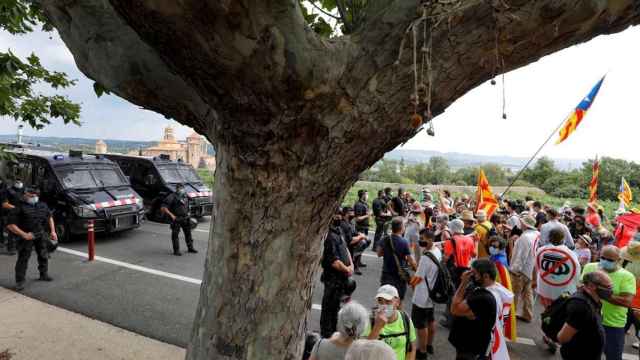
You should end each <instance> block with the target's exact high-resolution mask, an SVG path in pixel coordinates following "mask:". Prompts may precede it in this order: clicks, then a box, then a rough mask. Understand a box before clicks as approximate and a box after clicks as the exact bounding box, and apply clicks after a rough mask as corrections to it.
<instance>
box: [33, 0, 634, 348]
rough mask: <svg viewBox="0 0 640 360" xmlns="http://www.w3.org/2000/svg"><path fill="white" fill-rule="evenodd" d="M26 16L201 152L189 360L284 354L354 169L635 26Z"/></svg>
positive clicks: (474, 0) (405, 9) (230, 8)
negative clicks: (506, 84)
mask: <svg viewBox="0 0 640 360" xmlns="http://www.w3.org/2000/svg"><path fill="white" fill-rule="evenodd" d="M42 5H43V7H44V9H45V12H46V14H47V16H48V18H49V20H50V21H51V22H52V23H53V24H54V26H55V27H56V28H57V30H58V31H59V33H60V35H61V37H62V39H63V40H64V42H65V43H66V44H67V46H68V47H69V49H70V50H71V52H72V53H73V55H74V57H75V61H76V64H77V65H78V67H79V68H80V70H81V71H82V72H84V73H85V74H86V75H87V76H88V77H90V78H92V79H94V80H95V81H96V82H98V83H99V84H101V86H103V87H104V88H105V89H108V90H109V91H111V92H112V93H115V94H117V95H119V96H121V97H123V98H125V99H127V100H129V101H131V102H132V103H134V104H137V105H139V106H142V107H144V108H146V109H149V110H153V111H156V112H158V113H161V114H163V115H165V116H166V117H169V118H173V119H175V120H177V121H179V122H180V123H182V124H185V125H188V126H191V127H193V128H194V129H195V130H197V131H198V132H199V133H201V134H204V135H205V136H206V137H207V138H208V139H209V140H210V141H211V142H212V143H213V144H214V146H215V148H216V150H217V162H218V163H217V164H218V167H217V170H216V176H215V185H214V194H215V200H216V201H215V203H216V205H215V215H214V216H213V219H212V226H211V229H212V230H211V234H210V237H209V248H208V253H207V260H206V264H205V269H204V278H203V284H202V286H201V291H200V301H199V305H198V308H197V311H196V317H195V323H194V326H193V332H192V336H191V343H190V345H189V348H188V351H187V358H188V359H287V360H297V359H298V358H299V357H300V354H301V350H302V335H303V333H304V331H305V329H306V322H305V320H306V319H307V317H308V314H309V311H310V308H311V295H312V291H313V284H314V279H315V278H316V275H317V273H318V268H319V258H320V255H321V246H322V239H323V237H324V236H325V233H326V231H327V224H328V223H329V220H330V216H331V213H332V212H333V211H334V209H335V207H336V206H337V205H338V204H339V203H340V200H341V199H342V197H343V196H344V195H345V192H346V191H347V189H349V187H350V186H351V185H352V184H353V183H354V181H355V180H356V179H357V177H358V174H360V173H361V172H362V171H363V170H365V169H367V168H368V167H369V166H371V165H372V164H374V163H375V162H376V161H377V160H378V159H380V158H381V157H382V156H383V154H384V153H385V152H387V151H389V150H391V149H393V148H395V147H396V146H398V145H399V144H401V143H403V142H405V141H407V140H408V139H410V138H411V137H412V136H414V135H415V134H416V132H417V131H419V129H420V126H421V124H422V123H423V122H427V121H429V120H431V118H432V117H433V116H437V115H438V114H440V113H442V112H443V111H445V109H446V108H447V107H448V106H449V105H450V104H451V103H452V102H453V101H455V100H456V99H458V98H459V97H461V96H462V95H464V94H465V93H466V92H468V91H469V90H470V89H472V88H474V87H476V86H478V85H479V84H481V83H483V82H485V81H487V80H489V79H491V78H493V77H495V76H496V75H499V74H501V73H504V72H506V71H509V70H512V69H515V68H518V67H521V66H525V65H527V64H529V63H531V62H533V61H536V60H538V59H539V58H541V57H542V56H545V55H547V54H551V53H553V52H555V51H558V50H561V49H563V48H566V47H569V46H571V45H574V44H578V43H581V42H584V41H587V40H589V39H591V38H593V37H595V36H597V35H600V34H608V33H613V32H618V31H622V30H624V29H626V28H627V27H629V26H630V25H633V24H636V23H637V22H638V21H639V20H640V9H639V5H638V2H637V1H632V0H618V1H605V0H586V1H575V0H536V1H533V0H466V1H460V0H431V1H425V0H423V1H417V0H395V1H394V0H370V1H365V0H359V1H356V0H334V1H329V0H327V1H319V0H317V1H316V2H315V5H317V6H318V7H321V8H323V10H325V11H327V12H329V13H331V14H334V16H335V15H336V14H337V17H338V19H337V21H341V23H340V25H337V26H336V29H335V31H337V33H341V35H336V33H333V31H334V29H330V30H327V29H326V26H325V25H322V24H320V25H318V24H317V22H318V21H319V20H317V19H309V18H308V15H309V14H310V9H305V10H304V11H303V9H302V7H301V5H300V3H299V2H298V1H296V0H262V1H256V0H234V1H231V0H182V1H173V0H75V1H69V0H42ZM305 15H306V16H305ZM306 20H307V21H311V22H312V26H309V25H308V24H307V21H306ZM323 21H324V20H323ZM325 23H327V24H328V26H330V27H331V26H333V25H332V22H331V21H325ZM338 27H339V28H338ZM332 33H333V35H329V34H332ZM401 52H402V54H401ZM414 59H415V61H414ZM598 75H599V74H598ZM594 76H596V75H594ZM468 121H479V120H478V119H468ZM479 145H481V144H479Z"/></svg>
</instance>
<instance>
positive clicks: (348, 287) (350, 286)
mask: <svg viewBox="0 0 640 360" xmlns="http://www.w3.org/2000/svg"><path fill="white" fill-rule="evenodd" d="M354 291H356V281H355V280H354V279H353V278H351V277H349V278H348V279H347V282H346V284H345V285H344V295H345V296H351V294H353V292H354Z"/></svg>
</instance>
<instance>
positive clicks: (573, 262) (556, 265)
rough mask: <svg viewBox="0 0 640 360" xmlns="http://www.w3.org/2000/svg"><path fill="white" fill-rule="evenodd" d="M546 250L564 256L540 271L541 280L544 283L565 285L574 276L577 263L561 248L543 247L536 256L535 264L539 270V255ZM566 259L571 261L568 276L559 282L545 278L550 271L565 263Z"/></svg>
mask: <svg viewBox="0 0 640 360" xmlns="http://www.w3.org/2000/svg"><path fill="white" fill-rule="evenodd" d="M547 252H555V253H560V254H561V255H564V257H563V258H562V260H560V261H558V262H556V263H555V264H554V265H553V266H552V267H551V268H550V269H549V270H548V271H545V272H542V273H541V274H540V278H541V279H542V281H544V282H545V283H547V284H549V285H550V286H564V285H567V284H568V283H570V282H571V280H573V278H574V276H576V268H577V265H576V263H575V261H574V260H573V258H572V257H571V255H569V254H568V253H567V252H566V251H564V250H562V249H553V248H551V249H545V250H542V251H541V252H540V253H539V254H538V256H537V257H536V265H537V266H538V268H539V269H540V270H542V263H541V262H540V257H541V256H542V255H543V254H545V253H547ZM568 261H571V265H573V266H572V268H571V275H570V276H569V278H568V279H567V280H566V281H564V282H561V283H554V282H552V281H549V280H547V276H548V275H549V274H551V273H553V272H554V271H555V270H556V269H557V268H558V267H560V266H562V265H564V264H565V263H567V262H568Z"/></svg>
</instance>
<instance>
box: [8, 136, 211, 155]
mask: <svg viewBox="0 0 640 360" xmlns="http://www.w3.org/2000/svg"><path fill="white" fill-rule="evenodd" d="M15 140H16V136H15V135H0V142H13V141H15ZM97 140H98V139H84V138H63V137H52V136H24V137H23V140H22V141H23V142H26V143H32V144H40V145H46V146H51V147H54V148H56V149H59V150H61V151H67V150H69V149H76V150H84V151H94V150H95V145H96V141H97ZM102 140H103V141H104V142H105V143H106V144H107V148H108V149H109V152H117V153H128V152H129V151H132V150H138V149H141V148H146V147H149V146H153V145H156V144H157V141H135V140H111V139H102ZM208 153H209V154H210V155H213V154H215V151H214V150H213V147H212V146H211V145H209V148H208Z"/></svg>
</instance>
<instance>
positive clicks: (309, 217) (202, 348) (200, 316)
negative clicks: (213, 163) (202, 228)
mask: <svg viewBox="0 0 640 360" xmlns="http://www.w3.org/2000/svg"><path fill="white" fill-rule="evenodd" d="M217 150H218V161H219V162H218V168H217V170H216V177H215V185H214V194H216V211H215V215H214V216H213V220H212V232H211V234H210V241H209V250H208V256H207V259H208V260H207V265H206V267H205V272H204V282H203V285H202V288H201V290H200V305H199V306H198V311H197V313H196V323H195V324H194V328H193V334H192V341H191V344H190V346H189V349H188V355H187V358H189V359H264V358H267V357H266V354H270V355H269V356H273V358H279V359H291V360H294V359H296V360H297V359H298V358H299V356H298V354H299V353H300V351H299V350H300V346H301V344H300V342H299V334H300V333H301V332H303V331H304V329H305V314H306V313H307V312H308V310H309V308H310V306H311V293H312V290H313V283H314V276H315V274H316V270H317V269H318V266H319V258H318V254H319V249H320V247H321V241H320V240H321V238H322V236H324V233H325V231H324V230H325V225H324V223H323V222H321V221H316V220H315V219H323V218H326V217H327V216H328V215H329V214H330V213H331V210H332V209H333V208H334V206H335V205H336V203H337V201H338V199H339V198H340V197H341V195H342V193H341V192H338V191H328V192H325V191H323V190H320V189H324V188H325V187H326V185H328V184H332V183H333V179H331V178H329V177H327V176H326V175H325V174H324V172H323V170H322V169H321V168H319V167H316V168H315V169H313V170H311V171H305V172H301V171H299V169H298V168H297V167H296V166H295V165H294V164H291V166H283V167H282V168H278V169H266V170H259V171H255V169H254V168H253V167H252V166H249V164H247V163H246V162H244V161H242V160H238V156H237V154H233V152H234V150H233V149H230V148H228V147H226V146H221V147H218V148H217ZM332 186H333V187H334V189H335V187H336V186H337V184H335V183H333V184H332ZM336 190H337V189H336Z"/></svg>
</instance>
